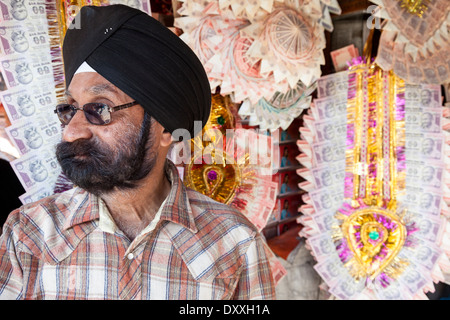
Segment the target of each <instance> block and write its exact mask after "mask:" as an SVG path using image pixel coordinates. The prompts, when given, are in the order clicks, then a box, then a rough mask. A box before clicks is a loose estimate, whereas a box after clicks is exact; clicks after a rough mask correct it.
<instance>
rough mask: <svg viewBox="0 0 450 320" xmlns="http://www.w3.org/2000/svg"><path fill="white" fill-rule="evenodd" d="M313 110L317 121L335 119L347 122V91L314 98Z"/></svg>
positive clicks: (339, 121)
mask: <svg viewBox="0 0 450 320" xmlns="http://www.w3.org/2000/svg"><path fill="white" fill-rule="evenodd" d="M311 112H312V115H313V117H314V119H315V120H316V121H319V120H335V121H337V122H338V123H342V122H347V93H340V94H337V95H334V96H331V97H325V98H318V99H314V103H313V104H312V106H311Z"/></svg>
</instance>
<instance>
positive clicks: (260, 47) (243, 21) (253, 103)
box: [174, 0, 341, 130]
mask: <svg viewBox="0 0 450 320" xmlns="http://www.w3.org/2000/svg"><path fill="white" fill-rule="evenodd" d="M180 2H182V6H181V8H180V10H179V11H178V13H179V14H180V15H181V16H180V17H178V18H176V19H175V22H174V24H175V26H176V27H178V28H180V29H181V30H183V34H182V35H181V38H182V39H183V40H184V41H185V42H186V43H187V44H188V45H190V46H191V48H192V49H193V50H194V52H196V53H197V55H198V56H199V58H200V60H201V61H202V63H203V65H204V67H205V70H206V72H207V74H208V77H209V79H210V84H211V88H212V90H213V91H215V89H216V88H217V87H220V92H221V93H222V94H224V95H230V96H231V98H232V100H233V102H236V103H241V102H242V106H241V108H240V109H239V114H240V116H242V117H249V123H250V125H252V126H256V125H258V126H260V128H261V129H269V130H276V129H278V128H282V129H283V130H286V129H287V128H288V127H289V125H290V124H291V123H292V121H293V120H294V119H295V118H296V117H298V116H299V115H300V114H301V112H302V111H303V110H304V109H306V108H307V107H308V105H309V103H310V101H311V97H310V94H311V93H312V92H313V91H314V89H315V81H316V80H317V79H318V78H319V77H320V72H321V70H320V65H321V64H324V63H325V59H324V56H323V52H322V50H323V49H324V48H325V35H324V30H325V29H326V30H328V31H331V30H332V29H333V25H332V20H331V17H330V12H332V13H334V14H340V12H341V10H340V7H339V4H338V2H337V1H335V0H331V1H319V0H314V1H307V2H302V3H300V2H298V1H292V0H277V1H251V2H245V3H244V2H242V1H234V0H209V1H201V0H192V1H180ZM300 70H301V71H300Z"/></svg>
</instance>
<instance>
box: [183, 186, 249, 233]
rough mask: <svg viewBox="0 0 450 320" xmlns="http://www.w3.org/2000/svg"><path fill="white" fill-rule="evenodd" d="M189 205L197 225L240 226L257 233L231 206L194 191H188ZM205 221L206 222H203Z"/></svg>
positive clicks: (245, 218)
mask: <svg viewBox="0 0 450 320" xmlns="http://www.w3.org/2000/svg"><path fill="white" fill-rule="evenodd" d="M187 195H188V198H189V203H190V205H191V208H192V213H193V215H194V219H196V224H197V225H198V224H199V223H200V224H202V223H211V220H215V223H216V224H217V223H222V224H224V226H225V225H227V226H230V227H231V226H240V227H241V228H244V229H246V230H247V231H248V232H249V233H250V234H254V233H255V232H256V227H255V226H254V225H253V224H252V223H251V222H250V221H249V220H248V219H247V217H245V216H244V215H243V214H242V213H241V212H240V211H238V210H237V209H235V208H233V207H232V206H231V205H229V204H224V203H221V202H218V201H216V200H213V199H212V198H210V197H208V196H206V195H204V194H202V193H200V192H197V191H195V190H192V189H189V188H188V189H187ZM203 220H205V221H203Z"/></svg>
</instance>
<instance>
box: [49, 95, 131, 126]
mask: <svg viewBox="0 0 450 320" xmlns="http://www.w3.org/2000/svg"><path fill="white" fill-rule="evenodd" d="M90 103H101V102H88V103H86V104H84V105H83V106H82V107H75V106H74V105H73V104H70V103H60V104H58V105H57V106H56V107H55V110H53V112H54V113H56V115H57V116H58V119H59V121H61V118H60V117H59V115H58V111H57V110H58V106H62V105H68V106H72V108H73V110H76V112H75V114H76V113H77V112H78V111H83V113H84V112H85V111H84V106H85V105H87V104H90ZM101 104H104V105H106V106H107V107H108V108H107V110H108V112H109V113H110V114H111V113H113V112H116V111H119V110H123V109H127V108H130V107H133V106H135V105H137V104H139V102H137V101H136V100H135V101H132V102H129V103H125V104H121V105H119V106H115V107H110V106H109V105H107V104H106V103H101ZM75 114H74V115H73V117H75ZM84 116H85V117H86V114H85V115H84ZM73 117H72V118H71V119H70V121H72V119H73ZM86 120H87V121H88V122H89V123H90V124H92V125H94V126H104V125H107V124H110V123H111V121H112V120H110V121H109V122H108V123H106V122H105V123H103V124H97V123H92V122H91V121H89V119H88V118H87V117H86ZM70 121H69V122H68V123H67V124H65V123H64V122H62V121H61V124H62V125H64V126H66V125H68V124H69V123H70Z"/></svg>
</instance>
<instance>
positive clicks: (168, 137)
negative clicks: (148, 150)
mask: <svg viewBox="0 0 450 320" xmlns="http://www.w3.org/2000/svg"><path fill="white" fill-rule="evenodd" d="M159 143H160V145H161V147H163V148H167V147H169V146H170V145H171V144H172V134H171V133H170V132H169V131H167V130H166V129H164V128H163V130H162V134H161V140H160V142H159Z"/></svg>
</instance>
